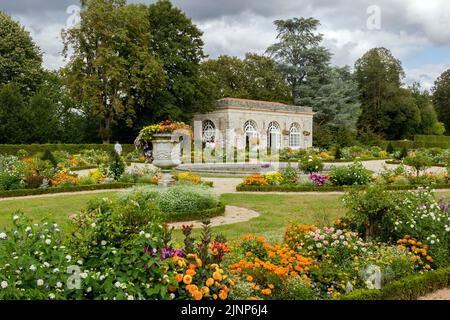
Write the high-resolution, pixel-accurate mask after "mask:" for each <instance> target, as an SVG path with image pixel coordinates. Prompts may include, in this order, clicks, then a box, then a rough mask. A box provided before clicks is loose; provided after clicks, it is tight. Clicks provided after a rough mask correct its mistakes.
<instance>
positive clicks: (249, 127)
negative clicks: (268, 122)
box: [244, 120, 258, 136]
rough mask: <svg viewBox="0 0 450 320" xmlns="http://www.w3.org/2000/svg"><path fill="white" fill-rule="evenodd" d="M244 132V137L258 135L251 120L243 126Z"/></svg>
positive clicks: (256, 128) (255, 126) (254, 123)
mask: <svg viewBox="0 0 450 320" xmlns="http://www.w3.org/2000/svg"><path fill="white" fill-rule="evenodd" d="M244 132H245V134H246V135H251V136H255V135H257V134H258V126H257V125H256V122H255V121H253V120H248V121H246V122H245V124H244Z"/></svg>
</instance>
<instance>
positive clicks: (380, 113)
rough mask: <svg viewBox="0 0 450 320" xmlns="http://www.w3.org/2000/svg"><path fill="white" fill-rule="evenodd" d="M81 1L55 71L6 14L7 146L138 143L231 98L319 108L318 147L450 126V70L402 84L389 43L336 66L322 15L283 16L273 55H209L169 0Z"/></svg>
mask: <svg viewBox="0 0 450 320" xmlns="http://www.w3.org/2000/svg"><path fill="white" fill-rule="evenodd" d="M81 5H82V10H81V13H80V15H81V20H80V23H79V24H77V25H76V26H73V27H71V28H69V29H66V30H63V31H62V39H63V44H64V52H63V54H64V56H65V58H66V60H67V64H66V65H65V66H64V67H62V68H61V69H60V70H58V71H52V72H51V71H48V70H45V69H44V68H43V67H42V52H41V50H40V49H39V48H38V47H37V45H36V44H35V43H34V42H33V40H32V39H31V37H30V35H29V33H28V32H26V31H25V30H24V28H23V27H22V26H21V25H20V24H19V23H18V22H16V21H14V20H13V19H12V18H11V17H10V16H8V15H7V14H6V13H3V12H0V143H11V144H16V143H55V142H71V143H82V142H104V143H108V142H111V141H112V140H119V141H122V142H132V141H133V140H134V138H135V137H136V135H137V133H138V132H139V130H140V129H141V128H142V127H143V126H144V125H148V124H151V123H155V122H158V121H161V120H165V119H172V120H176V121H189V120H190V119H191V117H192V115H193V114H194V113H196V112H207V111H211V110H213V109H214V103H213V102H214V100H216V99H219V98H223V97H235V98H246V99H256V100H270V101H277V102H283V103H288V104H295V105H304V106H311V107H313V110H314V111H315V112H316V116H315V119H314V126H315V143H316V144H317V145H321V146H327V145H331V144H340V145H344V144H352V143H353V141H354V140H355V139H359V140H363V141H364V140H367V141H374V140H375V141H376V140H377V139H392V140H395V139H403V138H405V137H408V136H410V135H412V134H438V135H439V134H444V132H447V133H450V70H447V71H445V72H444V73H443V74H442V75H441V76H440V77H439V78H438V79H437V80H436V82H435V85H434V87H433V89H432V90H431V92H428V91H426V90H423V89H422V88H421V87H420V85H419V84H414V85H412V86H410V87H405V86H404V84H403V82H402V81H403V79H404V76H405V74H404V70H403V68H402V65H401V62H400V61H399V60H398V59H396V58H395V57H394V56H393V55H392V53H391V52H390V51H389V50H388V49H386V48H374V49H371V50H369V51H368V52H367V53H365V54H364V55H363V56H362V57H361V58H360V59H358V60H357V61H356V62H355V65H354V68H353V70H352V68H351V67H350V66H345V67H336V66H333V65H332V64H331V58H332V54H331V53H330V51H329V50H328V49H327V48H325V47H324V46H323V45H322V40H323V35H322V34H320V33H319V32H318V31H317V30H318V27H319V26H320V22H319V21H318V20H317V19H314V18H293V19H287V20H276V21H275V22H274V26H275V28H276V30H277V38H276V43H274V44H272V45H271V46H269V47H268V48H267V50H266V52H265V53H264V54H257V53H253V52H248V53H247V54H246V55H245V57H243V58H238V57H233V56H228V55H221V56H219V57H218V58H216V59H210V58H208V56H207V55H206V53H205V52H204V49H203V48H204V43H203V41H202V32H201V31H200V30H199V28H198V27H197V26H196V25H195V24H194V23H193V22H192V20H191V18H189V17H188V16H186V14H185V13H184V12H182V11H181V10H180V9H179V8H177V7H175V6H173V5H172V3H171V2H170V1H169V0H159V1H157V2H155V3H154V4H151V5H144V4H127V2H126V0H84V1H81Z"/></svg>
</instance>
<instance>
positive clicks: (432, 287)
mask: <svg viewBox="0 0 450 320" xmlns="http://www.w3.org/2000/svg"><path fill="white" fill-rule="evenodd" d="M449 284H450V267H446V268H441V269H437V270H435V271H427V272H426V273H424V274H412V275H409V276H406V277H404V278H401V279H399V280H396V281H393V282H391V283H388V284H386V285H385V286H384V287H383V288H381V289H379V290H376V289H374V290H370V289H356V290H354V291H352V292H350V293H347V294H343V295H340V296H339V297H337V298H336V299H337V300H416V299H417V298H419V297H421V296H423V295H425V294H427V293H431V292H434V291H436V290H439V289H443V288H446V287H447V286H448V285H449Z"/></svg>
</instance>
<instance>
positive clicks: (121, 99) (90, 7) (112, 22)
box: [63, 0, 166, 143]
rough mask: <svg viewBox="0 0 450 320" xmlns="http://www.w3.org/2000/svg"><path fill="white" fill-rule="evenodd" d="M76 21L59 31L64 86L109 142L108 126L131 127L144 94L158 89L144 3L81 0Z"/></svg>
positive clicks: (160, 78)
mask: <svg viewBox="0 0 450 320" xmlns="http://www.w3.org/2000/svg"><path fill="white" fill-rule="evenodd" d="M83 4H84V6H83V9H82V11H81V13H80V15H81V22H80V24H79V25H77V26H74V27H73V28H71V29H69V30H66V31H64V32H63V41H64V53H65V56H66V57H69V55H68V53H69V51H71V55H70V60H69V63H68V65H67V67H66V68H65V70H64V74H65V77H66V79H67V87H68V89H69V90H70V92H71V94H72V95H73V96H74V97H76V98H77V99H78V101H79V102H80V103H82V104H84V105H86V106H88V107H89V110H90V112H91V114H92V116H93V117H95V118H96V119H97V125H98V131H99V135H100V137H101V138H102V140H103V142H104V143H109V141H110V139H111V136H112V127H113V125H114V123H116V122H117V120H118V119H123V118H125V123H126V125H127V126H129V127H131V126H132V124H133V121H134V119H135V115H136V109H137V108H139V107H142V106H143V105H144V103H145V97H147V96H149V95H152V94H155V93H157V92H159V91H160V90H162V89H163V88H164V86H165V83H166V75H165V73H164V70H163V68H162V66H161V64H160V62H159V61H158V59H157V58H156V57H155V56H154V54H153V53H152V51H151V49H150V47H149V43H150V41H151V34H150V25H149V15H148V10H147V7H146V6H144V5H126V1H125V0H85V1H83Z"/></svg>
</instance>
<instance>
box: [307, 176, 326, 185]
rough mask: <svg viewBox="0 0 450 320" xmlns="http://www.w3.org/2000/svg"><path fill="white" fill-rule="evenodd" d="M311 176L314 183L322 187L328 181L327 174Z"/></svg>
mask: <svg viewBox="0 0 450 320" xmlns="http://www.w3.org/2000/svg"><path fill="white" fill-rule="evenodd" d="M309 178H310V179H311V180H312V182H313V184H314V185H315V186H318V187H322V186H323V185H324V184H325V183H326V182H327V181H328V177H327V176H324V175H321V174H317V173H312V174H310V175H309Z"/></svg>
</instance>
